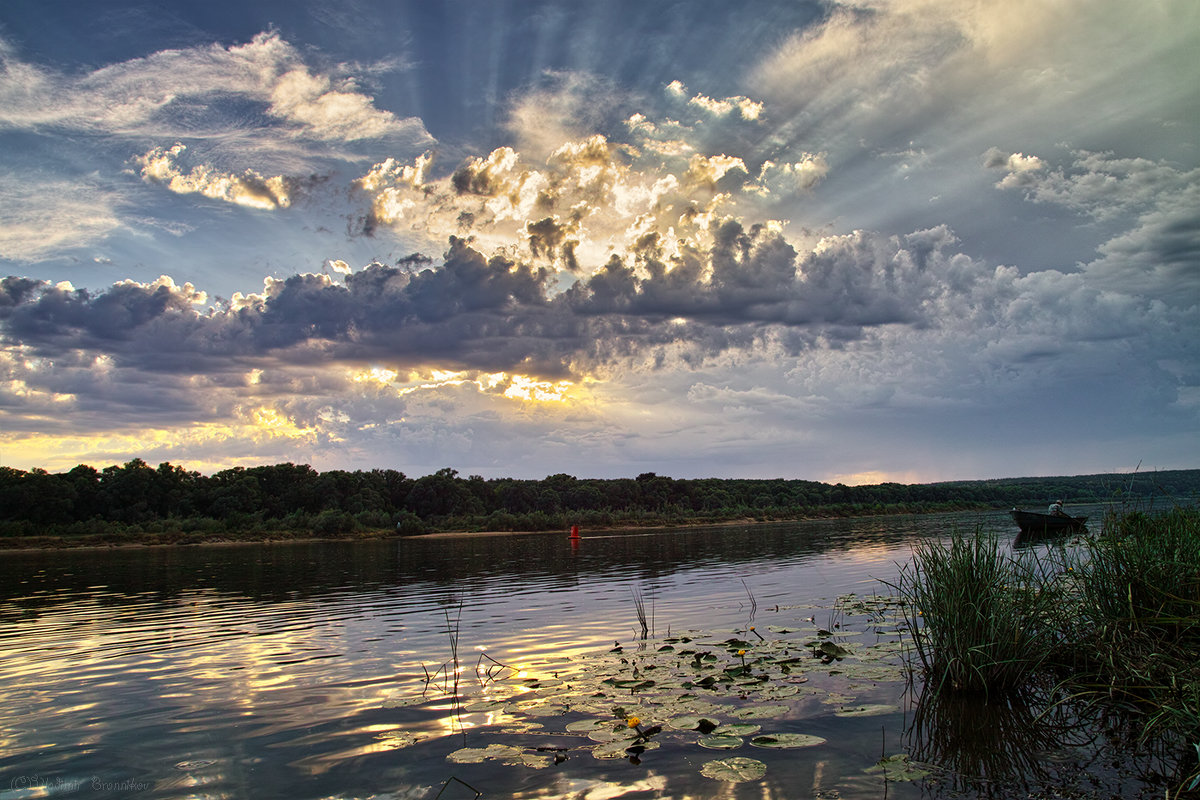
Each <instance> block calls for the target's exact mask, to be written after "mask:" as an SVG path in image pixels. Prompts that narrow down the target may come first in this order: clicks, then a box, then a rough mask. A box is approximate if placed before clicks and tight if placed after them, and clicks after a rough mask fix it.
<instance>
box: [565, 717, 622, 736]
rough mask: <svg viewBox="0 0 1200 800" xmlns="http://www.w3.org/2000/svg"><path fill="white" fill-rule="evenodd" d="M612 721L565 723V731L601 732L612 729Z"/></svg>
mask: <svg viewBox="0 0 1200 800" xmlns="http://www.w3.org/2000/svg"><path fill="white" fill-rule="evenodd" d="M612 727H613V721H612V720H611V719H579V720H575V721H574V722H568V723H567V730H569V731H571V732H572V733H590V732H591V731H598V730H603V729H605V728H610V729H611V728H612Z"/></svg>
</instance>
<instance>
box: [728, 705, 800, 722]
mask: <svg viewBox="0 0 1200 800" xmlns="http://www.w3.org/2000/svg"><path fill="white" fill-rule="evenodd" d="M787 712H788V707H787V706H743V707H742V708H737V709H734V710H733V711H730V712H729V716H731V717H734V718H736V719H766V718H774V717H782V716H783V715H784V714H786V713H787Z"/></svg>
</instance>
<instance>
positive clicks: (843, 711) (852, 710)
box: [833, 703, 900, 717]
mask: <svg viewBox="0 0 1200 800" xmlns="http://www.w3.org/2000/svg"><path fill="white" fill-rule="evenodd" d="M899 711H900V707H899V706H895V705H887V704H884V703H874V704H868V705H863V706H843V707H842V708H839V709H838V710H837V711H835V712H833V715H834V716H835V717H877V716H879V715H881V714H893V713H896V712H899Z"/></svg>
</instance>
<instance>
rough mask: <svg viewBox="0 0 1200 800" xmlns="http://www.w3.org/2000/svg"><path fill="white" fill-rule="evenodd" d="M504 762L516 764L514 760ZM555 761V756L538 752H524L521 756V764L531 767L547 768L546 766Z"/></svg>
mask: <svg viewBox="0 0 1200 800" xmlns="http://www.w3.org/2000/svg"><path fill="white" fill-rule="evenodd" d="M504 763H506V764H510V765H513V766H515V765H516V764H515V763H514V762H511V761H506V762H504ZM553 763H554V756H543V755H537V754H536V753H522V754H521V758H520V764H521V766H523V767H529V768H530V769H545V768H546V767H548V766H550V765H551V764H553Z"/></svg>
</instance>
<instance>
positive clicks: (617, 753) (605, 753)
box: [592, 739, 661, 760]
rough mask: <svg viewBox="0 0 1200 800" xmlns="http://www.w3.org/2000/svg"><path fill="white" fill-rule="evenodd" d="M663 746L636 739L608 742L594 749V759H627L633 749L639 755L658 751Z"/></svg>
mask: <svg viewBox="0 0 1200 800" xmlns="http://www.w3.org/2000/svg"><path fill="white" fill-rule="evenodd" d="M660 746H661V745H659V743H658V742H644V741H638V740H635V739H624V740H622V741H616V742H608V743H607V744H600V745H597V746H595V747H593V748H592V757H593V758H599V759H602V760H603V759H610V758H625V756H626V755H629V751H630V750H631V749H634V748H637V751H638V753H639V754H640V753H642V752H645V751H646V750H657V749H658V748H659V747H660Z"/></svg>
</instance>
